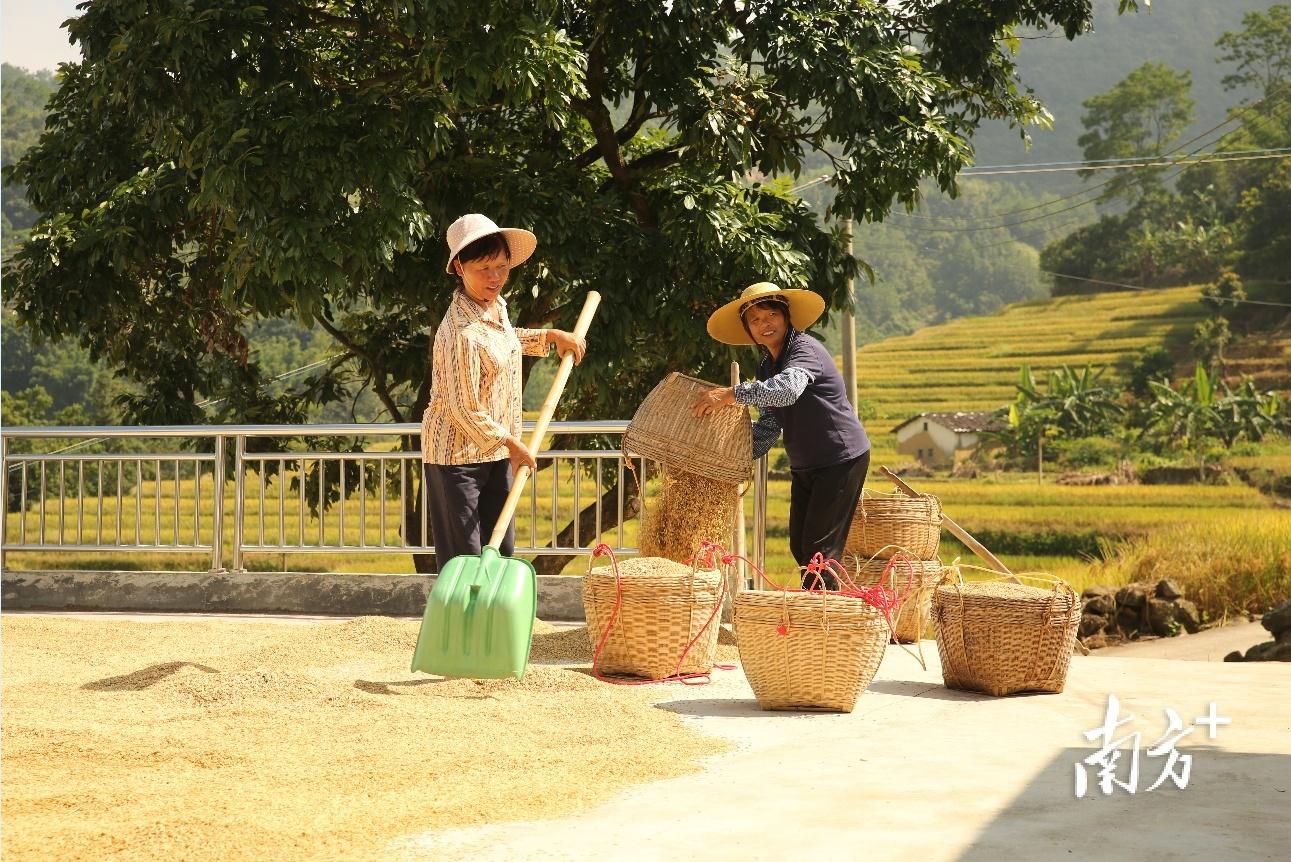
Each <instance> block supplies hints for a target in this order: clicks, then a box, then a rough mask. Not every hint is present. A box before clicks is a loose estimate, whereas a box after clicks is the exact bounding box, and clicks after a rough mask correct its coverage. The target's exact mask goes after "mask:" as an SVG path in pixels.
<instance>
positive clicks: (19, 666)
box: [0, 614, 723, 862]
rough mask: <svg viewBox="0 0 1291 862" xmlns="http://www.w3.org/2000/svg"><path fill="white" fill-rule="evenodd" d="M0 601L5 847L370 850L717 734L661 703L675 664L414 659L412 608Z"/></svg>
mask: <svg viewBox="0 0 1291 862" xmlns="http://www.w3.org/2000/svg"><path fill="white" fill-rule="evenodd" d="M2 619H3V649H4V654H3V659H4V670H5V672H4V678H3V702H4V712H3V736H4V750H3V772H4V783H5V788H4V789H5V792H4V796H3V811H2V816H3V822H4V827H5V828H4V830H3V844H2V845H0V856H3V858H4V859H5V860H6V862H8V861H9V860H15V862H21V860H42V862H43V860H47V859H59V860H71V861H72V862H74V860H100V859H105V858H112V859H114V860H153V859H166V860H169V859H186V860H222V862H223V860H263V859H328V860H336V859H356V860H374V859H380V858H383V855H384V848H386V846H387V845H388V844H389V843H390V842H391V841H392V840H394V839H396V838H398V837H400V836H406V835H411V834H417V833H421V832H423V831H425V830H427V829H432V828H440V827H446V826H451V825H471V824H478V823H485V822H492V821H498V820H512V819H539V818H547V817H557V816H563V815H569V814H573V813H576V812H579V811H584V810H586V809H587V808H589V807H591V806H593V805H595V804H597V803H599V802H601V801H603V800H605V799H606V798H607V797H608V796H609V795H610V794H612V793H614V792H616V791H618V790H620V789H621V788H623V787H625V786H627V785H630V784H635V783H639V782H644V781H653V780H657V779H663V778H669V777H673V776H677V775H682V774H686V773H688V772H692V771H694V770H695V769H696V768H697V763H698V761H699V759H700V758H702V757H704V756H706V755H709V754H712V753H714V751H717V750H720V749H721V748H722V747H723V744H722V743H720V742H718V741H717V740H715V739H713V738H711V737H708V736H704V735H701V734H700V733H698V732H697V731H696V730H694V729H692V728H690V727H689V726H687V725H684V724H683V723H682V721H681V718H680V716H678V715H677V714H675V713H673V712H670V711H668V710H662V709H657V708H655V707H654V705H653V703H654V701H655V700H657V699H659V698H660V697H676V696H677V691H678V689H677V687H675V686H646V687H640V688H624V687H620V686H609V685H605V684H604V683H601V682H598V681H597V680H595V679H593V678H591V677H590V676H588V675H587V673H586V672H585V670H582V669H571V668H566V667H559V666H553V665H532V666H530V667H529V668H528V670H527V671H526V673H525V675H524V678H523V679H521V680H513V679H506V680H470V679H451V680H446V679H442V678H439V677H432V676H427V675H424V674H416V675H414V674H411V673H408V672H407V668H408V662H409V660H410V658H411V655H412V648H413V644H414V643H415V641H416V637H417V630H418V623H417V622H416V621H413V620H393V619H385V618H361V619H356V620H350V621H346V622H310V623H305V624H290V625H288V624H282V623H273V622H266V621H258V622H246V621H235V620H212V619H202V620H193V621H187V620H184V621H164V622H162V621H159V622H143V621H131V620H121V619H116V618H109V619H102V618H84V617H58V616H41V615H25V614H24V615H11V614H5V615H4V616H3V618H2ZM548 635H558V636H561V637H564V636H568V637H570V638H571V639H575V638H577V637H581V638H582V639H583V641H584V643H586V640H587V632H586V629H565V630H557V629H555V627H550V626H540V630H539V634H538V636H537V638H536V640H535V646H537V644H538V643H541V642H542V639H543V638H544V637H545V636H548ZM584 649H585V650H586V654H587V655H588V656H589V658H590V650H591V648H590V645H588V646H586V647H584ZM607 764H612V765H613V768H606V765H607Z"/></svg>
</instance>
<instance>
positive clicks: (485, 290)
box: [453, 252, 511, 306]
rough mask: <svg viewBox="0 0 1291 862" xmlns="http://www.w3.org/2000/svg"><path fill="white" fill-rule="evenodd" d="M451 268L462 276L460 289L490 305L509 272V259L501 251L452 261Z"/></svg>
mask: <svg viewBox="0 0 1291 862" xmlns="http://www.w3.org/2000/svg"><path fill="white" fill-rule="evenodd" d="M453 269H455V270H456V271H457V274H458V275H459V276H461V277H462V289H463V290H465V291H466V295H467V296H469V297H470V298H471V299H473V300H475V301H476V302H478V303H479V304H480V305H485V306H487V305H492V304H493V302H494V301H495V300H496V299H497V298H498V297H499V296H500V295H501V294H502V288H503V287H505V286H506V283H507V276H508V275H510V274H511V261H510V260H509V259H508V258H507V256H506V255H505V254H502V253H501V252H499V253H497V254H495V255H494V256H493V257H488V258H482V259H480V260H472V261H469V262H467V263H462V262H461V261H460V260H454V261H453Z"/></svg>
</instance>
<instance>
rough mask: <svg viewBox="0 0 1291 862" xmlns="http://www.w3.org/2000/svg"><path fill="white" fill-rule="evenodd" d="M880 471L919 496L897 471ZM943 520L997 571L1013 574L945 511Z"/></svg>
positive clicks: (908, 491)
mask: <svg viewBox="0 0 1291 862" xmlns="http://www.w3.org/2000/svg"><path fill="white" fill-rule="evenodd" d="M879 472H881V473H882V474H883V475H884V476H887V477H888V478H889V479H891V480H892V484H893V485H896V486H897V487H898V488H900V489H901V490H902V491H904V492H905V493H906V494H909V495H910V496H911V497H918V496H919V492H918V491H916V490H915V489H914V488H911V487H910V486H909V485H907V484H906V483H905V482H904V481H903V480H902V479H901V477H900V476H898V475H897V474H896V473H893V472H892V471H891V470H889V469H888V468H887V467H880V468H879ZM941 522H942V523H943V524H944V525H945V526H946V529H947V530H950V532H951V533H952V534H953V535H954V536H955V538H957V539H959V540H960V541H961V542H963V543H964V544H965V545H967V546H968V549H969V550H970V551H972V552H973V553H975V554H977V556H979V557H981V558H982V559H983V560H986V562H988V563H990V564H991V565H992V566H993V567H994V568H995V570H996V571H997V572H1003V573H1004V574H1006V575H1009V576H1012V575H1013V573H1012V572H1011V571H1009V567H1008V566H1006V565H1004V564H1003V563H1001V562H1000V561H999V558H997V557H996V556H995V555H994V554H992V553H991V552H990V551H988V550H986V546H985V545H983V544H982V543H981V542H979V541H977V540H976V539H974V538H973V537H972V536H971V535H969V533H968V531H967V530H965V529H964V528H963V527H961V526H959V524H956V523H955V521H954V519H953V518H951V517H950V516H949V515H947V514H946V513H945V512H942V513H941ZM1014 580H1016V578H1014Z"/></svg>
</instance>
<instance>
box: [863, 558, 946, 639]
mask: <svg viewBox="0 0 1291 862" xmlns="http://www.w3.org/2000/svg"><path fill="white" fill-rule="evenodd" d="M891 562H892V561H891V560H890V559H889V560H885V559H882V558H879V559H874V560H856V561H855V565H854V566H853V567H852V572H851V575H852V580H853V581H854V582H855V583H857V584H858V585H860V586H869V585H871V584H882V585H883V586H885V587H890V588H891V589H893V590H895V591H896V592H897V593H898V594H905V600H904V601H902V603H901V607H900V608H898V609H897V613H896V617H895V619H894V623H895V626H894V630H895V634H894V635H893V638H892V640H893V641H895V642H897V643H903V644H909V643H917V642H918V641H920V640H922V639H923V633H924V632H926V631H927V630H928V625H929V623H931V622H932V592H933V590H935V589H936V588H937V585H938V584H939V583H941V580H942V576H943V574H944V573H945V567H943V566H942V564H941V562H940V561H939V560H904V559H901V560H897V561H896V563H895V564H893V565H892V569H891V571H890V572H888V565H889V563H891ZM885 573H887V574H886V575H885Z"/></svg>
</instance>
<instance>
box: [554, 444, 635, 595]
mask: <svg viewBox="0 0 1291 862" xmlns="http://www.w3.org/2000/svg"><path fill="white" fill-rule="evenodd" d="M541 460H546V459H541ZM542 466H546V465H545V464H544V465H542ZM539 469H541V467H539ZM618 493H619V486H618V483H617V482H616V483H615V484H614V485H612V486H611V487H609V488H608V489H606V491H605V493H604V494H602V495H601V499H600V500H599V501H595V500H594V501H592V502H591V503H588V504H587V506H586V507H584V509H583V511H581V512H579V513H578V518H577V520H578V537H579V539H580V541H584V542H586V541H587V537H588V536H593V535H595V534H596V509H597V507H598V506H599V507H600V509H601V513H602V518H601V525H600V526H601V529H602V530H610V529H613V528H614V527H617V526H618V525H619V512H618ZM640 512H641V498H640V497H638V496H637V495H636V494H627V493H626V489H624V499H623V521H624V522H627V521H630V520H632V519H633V518H635V517H636V516H637V515H638V514H640ZM573 544H574V521H572V520H571V521H570V522H569V523H568V524H566V525H565V528H564V529H563V530H561V531H560V535H558V536H557V537H556V541H555V542H553V543H551V544H548V545H547V547H549V548H551V547H566V548H568V547H570V546H572V545H573ZM573 559H574V557H573V555H561V556H541V557H538V558H537V559H536V560H534V563H533V567H534V570H535V571H537V573H538V574H540V575H558V574H560V572H561V570H562V569H564V568H565V566H567V565H569V562H570V561H571V560H573Z"/></svg>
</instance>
